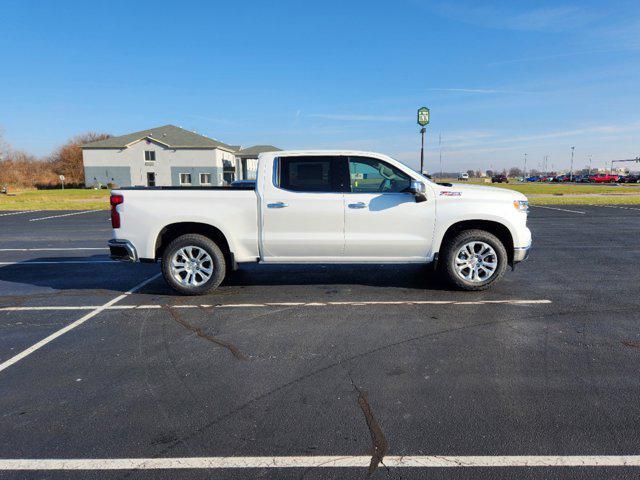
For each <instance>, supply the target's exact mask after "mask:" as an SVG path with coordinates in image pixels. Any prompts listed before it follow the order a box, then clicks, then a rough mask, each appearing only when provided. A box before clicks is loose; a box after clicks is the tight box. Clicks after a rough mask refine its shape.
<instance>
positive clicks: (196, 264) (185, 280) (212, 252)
mask: <svg viewBox="0 0 640 480" xmlns="http://www.w3.org/2000/svg"><path fill="white" fill-rule="evenodd" d="M225 272H226V262H225V258H224V254H223V253H222V250H220V247H218V245H216V243H215V242H214V241H213V240H211V239H210V238H208V237H205V236H204V235H198V234H193V233H192V234H187V235H182V236H180V237H178V238H176V239H175V240H173V241H172V242H171V243H170V244H169V245H168V246H167V248H166V249H165V250H164V253H163V255H162V275H163V276H164V279H165V281H166V282H167V284H169V286H170V287H171V288H173V289H174V290H176V291H177V292H179V293H181V294H183V295H204V294H206V293H209V292H210V291H212V290H213V289H215V288H217V287H218V286H219V285H220V284H221V283H222V281H223V280H224V277H225Z"/></svg>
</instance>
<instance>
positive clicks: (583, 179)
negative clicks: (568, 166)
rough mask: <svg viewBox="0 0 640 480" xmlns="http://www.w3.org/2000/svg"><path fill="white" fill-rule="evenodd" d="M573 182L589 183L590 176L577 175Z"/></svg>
mask: <svg viewBox="0 0 640 480" xmlns="http://www.w3.org/2000/svg"><path fill="white" fill-rule="evenodd" d="M573 181H574V182H576V183H589V175H575V176H574V177H573Z"/></svg>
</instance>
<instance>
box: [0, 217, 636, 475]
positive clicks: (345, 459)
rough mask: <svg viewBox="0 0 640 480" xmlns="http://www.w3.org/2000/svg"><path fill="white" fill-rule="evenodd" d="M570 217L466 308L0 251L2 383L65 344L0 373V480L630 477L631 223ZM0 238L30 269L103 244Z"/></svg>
mask: <svg viewBox="0 0 640 480" xmlns="http://www.w3.org/2000/svg"><path fill="white" fill-rule="evenodd" d="M573 208H575V209H576V210H579V211H583V212H584V213H582V214H578V213H572V212H567V211H560V210H549V209H536V208H533V209H532V211H531V214H530V221H529V224H530V228H531V229H532V231H533V235H534V237H533V238H534V250H533V251H532V254H531V257H530V258H529V260H527V262H525V263H523V264H522V265H520V266H518V267H517V269H516V270H515V272H507V274H506V276H505V278H504V279H503V281H502V282H501V283H500V284H499V285H496V287H495V288H493V289H491V290H489V291H487V292H477V293H468V292H457V291H451V290H449V289H448V288H447V287H446V286H444V285H442V284H441V283H440V282H439V280H438V277H437V276H436V275H434V274H433V273H432V272H430V271H429V269H428V268H425V267H419V266H357V267H352V266H331V267H329V266H321V265H318V266H316V265H313V266H304V267H303V266H292V267H283V266H247V267H245V268H243V269H242V270H240V271H239V272H236V273H235V274H233V275H232V276H231V277H230V278H229V279H228V280H227V281H226V282H225V284H224V285H223V286H222V287H221V288H220V290H219V291H217V292H216V293H214V294H211V295H207V296H204V297H179V296H176V295H173V293H172V292H171V291H170V290H169V289H167V287H166V286H165V285H164V282H163V281H162V279H161V278H156V279H154V280H152V281H150V282H149V283H146V284H143V283H144V281H145V280H148V279H150V278H153V277H154V276H155V275H157V274H158V272H159V268H158V266H157V265H131V264H125V263H110V262H108V259H107V257H106V255H105V253H104V252H99V251H86V250H85V251H83V250H69V251H65V252H61V251H54V252H50V251H41V250H29V251H20V252H16V251H13V250H5V251H2V250H0V262H4V264H0V328H1V329H2V330H1V331H2V335H1V336H0V364H6V362H7V361H8V360H11V359H12V358H15V356H16V354H18V353H19V352H22V351H24V350H25V349H28V348H29V346H33V345H35V344H37V342H39V341H41V340H42V339H46V338H49V336H50V335H52V334H54V335H55V334H56V332H60V331H61V329H65V328H68V330H66V331H63V333H61V334H60V335H59V336H56V337H55V338H53V339H51V340H50V341H47V342H46V343H45V344H44V345H42V346H40V347H39V348H37V349H36V350H34V351H31V352H29V353H28V354H27V355H25V356H24V357H22V358H20V359H19V360H17V361H16V362H15V363H12V364H11V365H9V366H8V367H6V368H4V369H2V370H1V371H0V389H1V390H2V392H3V395H1V396H0V412H2V415H0V431H1V432H2V435H0V469H3V470H4V471H0V477H2V478H123V477H124V478H276V477H277V478H294V477H295V478H365V477H367V476H368V472H369V468H370V465H372V467H371V470H372V474H371V477H372V478H383V477H387V476H392V477H399V478H400V477H402V478H425V477H427V476H428V477H430V478H431V477H433V478H496V477H497V476H500V478H539V479H542V478H545V479H546V478H550V477H553V478H636V477H637V475H638V472H639V469H638V466H622V465H623V464H627V465H640V457H637V455H638V454H640V441H639V440H640V438H639V437H640V433H639V432H640V428H639V427H640V402H639V401H638V400H639V399H640V377H638V375H637V372H638V370H639V367H640V331H639V330H638V321H639V320H640V308H639V307H640V299H639V297H638V287H637V285H638V284H640V272H639V271H638V268H637V265H638V262H637V257H638V253H639V251H640V247H638V245H637V239H638V238H640V212H638V211H634V210H627V209H612V208H601V207H590V206H574V207H573ZM571 209H572V208H569V210H571ZM43 216H47V215H43ZM19 217H21V218H22V220H18V218H19ZM103 217H104V218H103ZM5 218H12V220H11V221H12V224H13V225H15V228H16V232H22V233H15V232H14V233H10V235H11V236H13V237H15V236H16V235H24V236H25V237H26V238H25V239H24V242H27V243H28V244H29V245H35V246H32V247H31V248H38V247H39V246H42V245H44V246H45V247H51V245H60V244H65V245H68V246H69V247H70V248H72V247H73V246H75V245H76V244H79V245H85V246H88V247H96V248H98V247H100V246H101V245H104V241H105V240H106V239H107V238H108V233H109V232H108V226H107V227H106V229H107V230H106V233H105V232H102V233H100V229H103V230H104V229H105V225H104V224H105V222H106V214H105V212H100V215H98V214H95V213H87V214H81V215H77V216H69V217H59V218H56V219H50V220H43V221H38V222H31V223H30V225H29V226H24V225H22V223H24V222H25V221H28V217H27V216H24V215H15V216H10V217H3V218H0V222H4V219H5ZM54 221H55V222H64V227H63V226H51V225H49V224H47V223H46V222H54ZM20 222H22V223H20ZM3 226H4V223H3ZM94 227H95V229H96V230H98V232H94V231H92V229H93V228H94ZM21 229H22V230H21ZM2 232H3V233H2V234H1V235H0V245H2V246H3V247H4V248H17V247H15V245H16V244H18V243H20V242H19V241H16V240H15V238H13V239H11V240H7V238H6V236H5V234H4V232H5V230H4V229H3V230H2ZM101 235H102V237H101ZM16 238H17V237H16ZM24 242H23V243H24ZM41 248H44V247H41ZM45 261H50V262H55V263H35V262H45ZM71 261H76V262H80V261H83V262H92V263H69V262H71ZM103 262H105V263H103ZM136 286H138V287H139V289H138V290H136V291H134V292H132V293H130V294H127V295H123V292H126V291H127V290H130V289H133V288H135V287H136ZM85 317H89V318H87V319H86V320H82V319H84V318H85ZM79 320H82V322H80V323H79V324H77V325H76V323H77V322H78V321H79ZM614 456H615V457H614ZM380 457H382V459H381V462H378V461H377V460H379V459H380ZM38 459H39V460H50V461H51V462H52V463H49V464H45V463H38ZM61 459H67V460H70V461H67V462H60V460H61ZM88 459H94V460H92V461H91V462H87V460H88ZM372 459H373V462H372ZM18 461H23V462H24V463H23V464H21V465H22V467H24V468H27V469H30V470H13V469H12V468H18V464H17V463H16V462H18ZM12 462H13V463H12ZM83 462H85V463H83ZM634 462H635V463H634ZM320 464H322V465H320ZM581 464H584V465H588V466H583V467H578V466H577V465H581ZM180 465H181V466H182V467H184V468H185V469H183V470H180V471H179V472H178V471H176V470H175V468H176V467H177V466H180ZM339 465H343V466H342V467H338V466H339ZM445 465H446V466H445ZM530 465H537V466H535V467H532V466H530ZM561 465H565V466H561ZM596 465H597V466H596ZM243 466H244V467H249V468H241V467H243ZM49 467H50V468H53V470H43V469H45V468H49ZM133 467H135V469H134V468H133ZM231 467H233V468H231ZM65 468H66V469H72V468H81V469H85V470H78V471H73V470H65ZM87 468H95V470H86V469H87ZM118 468H121V469H118ZM156 468H157V469H156Z"/></svg>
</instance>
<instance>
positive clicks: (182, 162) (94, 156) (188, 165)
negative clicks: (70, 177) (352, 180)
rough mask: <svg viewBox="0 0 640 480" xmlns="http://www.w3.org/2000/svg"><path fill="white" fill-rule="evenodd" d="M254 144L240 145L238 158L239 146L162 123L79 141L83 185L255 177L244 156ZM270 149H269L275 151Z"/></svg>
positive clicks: (200, 182)
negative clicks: (124, 132) (93, 140)
mask: <svg viewBox="0 0 640 480" xmlns="http://www.w3.org/2000/svg"><path fill="white" fill-rule="evenodd" d="M256 148H258V149H260V148H262V147H261V146H257V147H249V148H247V149H245V151H248V152H249V154H245V155H244V156H243V157H237V156H236V155H237V153H238V152H239V151H240V152H242V151H243V150H242V149H241V147H239V146H231V145H227V144H225V143H222V142H219V141H217V140H213V139H211V138H208V137H205V136H203V135H199V134H197V133H194V132H189V131H188V130H184V129H182V128H179V127H175V126H173V125H165V126H164V127H158V128H152V129H150V130H143V131H141V132H135V133H130V134H128V135H121V136H119V137H111V138H108V139H106V140H99V141H97V142H93V143H89V144H86V145H83V146H82V157H83V163H84V173H85V184H86V185H87V186H93V185H96V184H98V183H101V184H109V183H111V184H114V185H117V186H119V187H128V186H221V185H227V184H229V183H231V182H232V181H234V180H239V179H247V178H250V175H251V173H253V178H255V165H254V164H252V163H251V162H250V161H249V160H248V159H250V157H251V155H252V154H253V151H254V150H255V149H256ZM270 148H271V150H269V151H273V150H278V149H277V148H275V147H270ZM261 151H266V150H261ZM255 158H257V154H255ZM247 161H249V163H247ZM243 162H244V163H243Z"/></svg>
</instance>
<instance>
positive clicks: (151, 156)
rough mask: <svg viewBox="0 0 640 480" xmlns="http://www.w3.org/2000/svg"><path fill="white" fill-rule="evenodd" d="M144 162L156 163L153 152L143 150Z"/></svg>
mask: <svg viewBox="0 0 640 480" xmlns="http://www.w3.org/2000/svg"><path fill="white" fill-rule="evenodd" d="M144 161H145V162H155V161H156V152H155V151H153V150H145V151H144Z"/></svg>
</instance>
